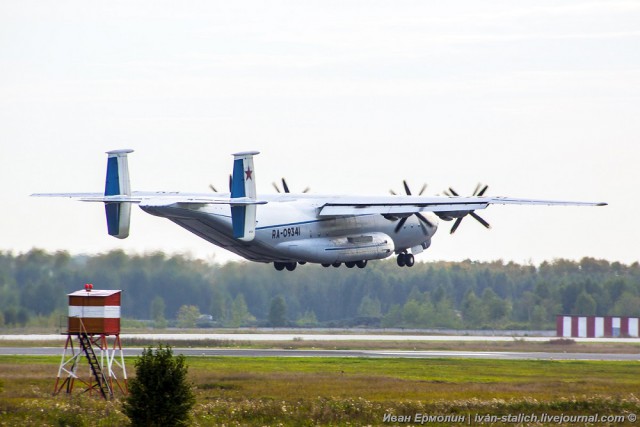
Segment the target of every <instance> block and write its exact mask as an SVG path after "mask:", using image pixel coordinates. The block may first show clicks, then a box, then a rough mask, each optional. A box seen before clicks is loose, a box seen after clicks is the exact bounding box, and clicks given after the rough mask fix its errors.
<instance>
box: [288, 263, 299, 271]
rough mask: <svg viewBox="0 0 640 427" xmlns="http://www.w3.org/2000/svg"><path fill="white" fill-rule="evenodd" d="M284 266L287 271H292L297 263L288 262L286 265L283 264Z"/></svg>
mask: <svg viewBox="0 0 640 427" xmlns="http://www.w3.org/2000/svg"><path fill="white" fill-rule="evenodd" d="M285 266H286V267H287V270H288V271H293V270H295V269H296V267H297V266H298V263H296V262H288V263H286V264H285Z"/></svg>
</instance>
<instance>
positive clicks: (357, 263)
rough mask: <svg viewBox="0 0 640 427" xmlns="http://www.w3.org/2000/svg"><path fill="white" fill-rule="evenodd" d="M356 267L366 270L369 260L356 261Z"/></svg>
mask: <svg viewBox="0 0 640 427" xmlns="http://www.w3.org/2000/svg"><path fill="white" fill-rule="evenodd" d="M356 265H357V266H358V268H365V267H366V266H367V260H366V259H363V260H362V261H356Z"/></svg>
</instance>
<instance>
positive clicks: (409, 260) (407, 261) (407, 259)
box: [404, 254, 416, 267]
mask: <svg viewBox="0 0 640 427" xmlns="http://www.w3.org/2000/svg"><path fill="white" fill-rule="evenodd" d="M415 263H416V260H415V259H414V258H413V254H405V256H404V265H406V266H407V267H413V264H415Z"/></svg>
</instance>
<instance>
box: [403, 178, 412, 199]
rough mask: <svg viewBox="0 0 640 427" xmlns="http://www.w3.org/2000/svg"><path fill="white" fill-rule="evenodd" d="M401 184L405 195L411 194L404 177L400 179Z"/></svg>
mask: <svg viewBox="0 0 640 427" xmlns="http://www.w3.org/2000/svg"><path fill="white" fill-rule="evenodd" d="M402 185H404V191H406V193H407V196H410V195H411V190H409V185H408V184H407V181H405V180H404V179H403V180H402Z"/></svg>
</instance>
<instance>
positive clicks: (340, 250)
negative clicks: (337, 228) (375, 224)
mask: <svg viewBox="0 0 640 427" xmlns="http://www.w3.org/2000/svg"><path fill="white" fill-rule="evenodd" d="M278 249H280V250H283V252H285V251H286V253H287V258H290V259H295V260H297V261H305V262H315V263H322V264H332V263H334V262H349V261H362V260H371V259H383V258H386V257H388V256H390V255H392V254H393V251H394V250H395V246H394V244H393V239H392V238H391V237H389V236H388V235H386V234H384V233H367V234H366V235H361V236H358V235H355V236H348V237H317V238H313V239H306V240H299V241H295V242H286V243H281V244H280V245H278Z"/></svg>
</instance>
